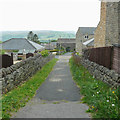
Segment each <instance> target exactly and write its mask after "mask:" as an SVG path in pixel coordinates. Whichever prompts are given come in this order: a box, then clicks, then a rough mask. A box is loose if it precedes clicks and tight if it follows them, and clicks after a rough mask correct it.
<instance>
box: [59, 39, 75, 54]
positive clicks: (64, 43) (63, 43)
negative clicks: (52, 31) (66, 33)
mask: <svg viewBox="0 0 120 120" xmlns="http://www.w3.org/2000/svg"><path fill="white" fill-rule="evenodd" d="M75 46H76V39H75V38H58V40H57V48H58V49H59V48H60V47H63V48H64V49H65V50H66V51H67V52H69V51H75Z"/></svg>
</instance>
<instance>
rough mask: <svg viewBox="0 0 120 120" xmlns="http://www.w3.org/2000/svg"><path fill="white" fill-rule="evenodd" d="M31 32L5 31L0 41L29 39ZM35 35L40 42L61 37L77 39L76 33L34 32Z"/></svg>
mask: <svg viewBox="0 0 120 120" xmlns="http://www.w3.org/2000/svg"><path fill="white" fill-rule="evenodd" d="M28 32H29V31H3V32H2V36H1V33H0V38H1V39H0V41H6V40H8V39H10V38H27V35H28ZM33 32H34V34H37V35H38V37H39V40H57V39H58V38H60V37H63V38H75V32H74V31H49V30H41V31H33Z"/></svg>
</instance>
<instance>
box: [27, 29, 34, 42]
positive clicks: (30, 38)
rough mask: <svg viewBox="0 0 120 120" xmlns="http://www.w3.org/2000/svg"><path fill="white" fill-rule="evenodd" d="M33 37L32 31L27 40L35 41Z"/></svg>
mask: <svg viewBox="0 0 120 120" xmlns="http://www.w3.org/2000/svg"><path fill="white" fill-rule="evenodd" d="M33 37H34V33H33V32H32V31H30V32H29V33H28V36H27V39H28V40H31V41H33Z"/></svg>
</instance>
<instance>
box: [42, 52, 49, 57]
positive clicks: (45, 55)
mask: <svg viewBox="0 0 120 120" xmlns="http://www.w3.org/2000/svg"><path fill="white" fill-rule="evenodd" d="M41 55H42V56H43V57H47V56H48V55H49V53H48V50H43V51H41Z"/></svg>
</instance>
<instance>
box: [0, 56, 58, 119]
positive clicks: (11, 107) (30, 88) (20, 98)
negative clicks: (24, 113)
mask: <svg viewBox="0 0 120 120" xmlns="http://www.w3.org/2000/svg"><path fill="white" fill-rule="evenodd" d="M56 62H57V59H56V58H54V59H52V60H51V61H49V62H48V63H47V64H46V65H45V66H43V68H42V69H41V70H40V71H38V72H37V73H36V74H35V75H34V76H33V77H32V78H30V79H29V80H28V81H26V82H25V83H23V84H22V85H21V86H19V87H17V88H15V89H14V90H12V91H10V92H8V93H7V94H5V95H3V96H2V117H3V118H10V116H11V113H12V112H16V111H17V110H18V109H19V108H21V107H24V106H25V104H26V103H27V102H28V101H29V100H30V99H31V98H32V97H33V96H34V95H35V93H36V90H37V89H38V88H39V87H40V85H41V84H42V83H43V82H44V81H45V80H46V78H47V76H48V75H49V73H50V72H51V71H52V68H53V66H54V65H55V64H56Z"/></svg>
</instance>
